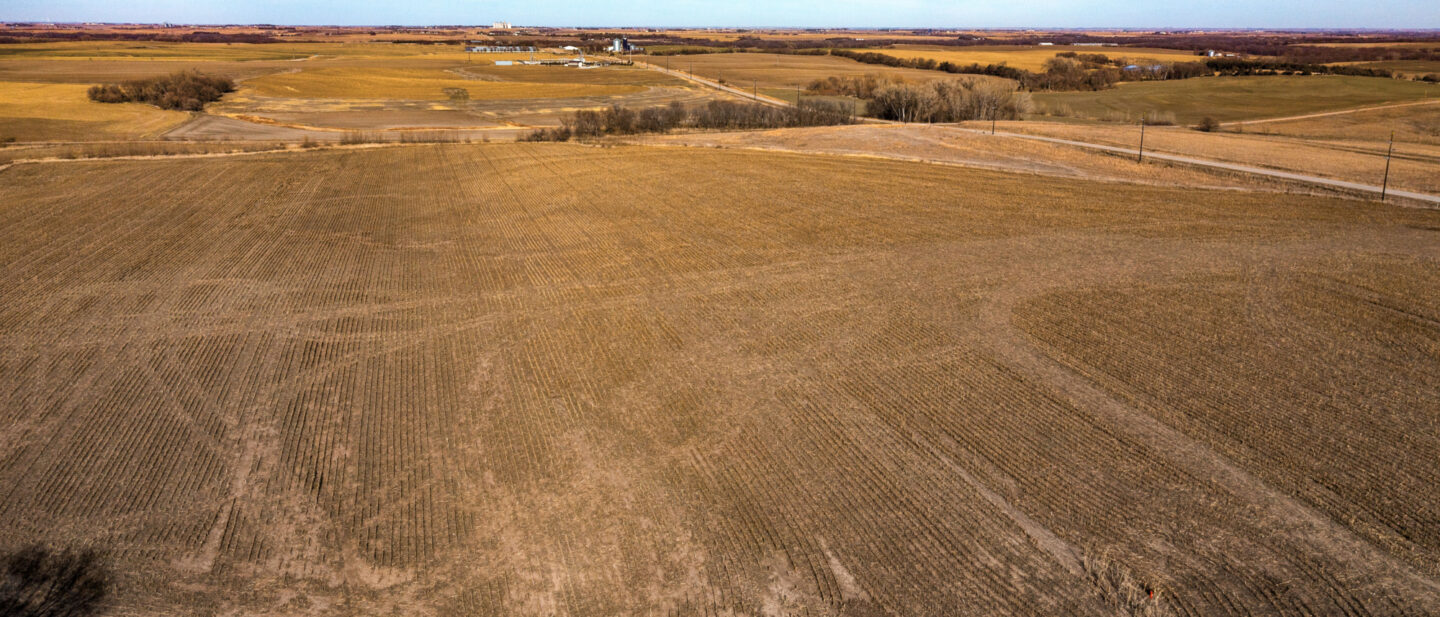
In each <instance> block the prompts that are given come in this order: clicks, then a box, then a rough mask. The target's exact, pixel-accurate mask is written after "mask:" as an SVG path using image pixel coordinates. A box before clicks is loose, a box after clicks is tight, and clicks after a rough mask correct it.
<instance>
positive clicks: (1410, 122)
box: [1243, 101, 1440, 146]
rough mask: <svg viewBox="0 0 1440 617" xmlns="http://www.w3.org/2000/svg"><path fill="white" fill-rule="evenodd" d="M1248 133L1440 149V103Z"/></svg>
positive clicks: (1284, 123) (1260, 127)
mask: <svg viewBox="0 0 1440 617" xmlns="http://www.w3.org/2000/svg"><path fill="white" fill-rule="evenodd" d="M1243 130H1244V131H1245V132H1246V133H1248V134H1262V135H1284V136H1288V137H1303V138H1308V139H1327V140H1337V141H1369V142H1381V141H1387V140H1389V139H1390V134H1391V133H1392V132H1393V133H1394V134H1395V139H1396V140H1397V141H1402V142H1414V143H1421V144H1426V145H1431V146H1440V101H1435V102H1434V103H1429V104H1426V105H1411V106H1406V107H1395V108H1391V109H1376V110H1370V111H1357V112H1354V113H1348V114H1341V115H1334V116H1324V117H1319V118H1301V119H1297V120H1280V121H1276V122H1262V123H1255V124H1247V125H1245V126H1244V127H1243Z"/></svg>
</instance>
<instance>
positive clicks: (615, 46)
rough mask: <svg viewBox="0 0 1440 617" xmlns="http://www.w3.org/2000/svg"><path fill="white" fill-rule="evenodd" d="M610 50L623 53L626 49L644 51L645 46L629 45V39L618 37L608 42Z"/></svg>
mask: <svg viewBox="0 0 1440 617" xmlns="http://www.w3.org/2000/svg"><path fill="white" fill-rule="evenodd" d="M610 51H613V52H617V53H623V52H627V51H645V48H644V47H641V46H639V45H631V44H630V39H628V38H626V37H620V38H618V39H615V40H613V41H611V42H610Z"/></svg>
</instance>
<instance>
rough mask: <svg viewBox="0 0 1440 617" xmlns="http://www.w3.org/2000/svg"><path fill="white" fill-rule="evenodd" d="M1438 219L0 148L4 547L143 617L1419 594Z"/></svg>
mask: <svg viewBox="0 0 1440 617" xmlns="http://www.w3.org/2000/svg"><path fill="white" fill-rule="evenodd" d="M1042 178H1043V180H1042ZM1437 230H1440V213H1437V212H1436V211H1433V210H1414V209H1402V208H1392V207H1388V206H1383V205H1378V204H1373V203H1364V202H1358V201H1351V200H1342V199H1329V198H1320V197H1310V196H1299V195H1280V194H1275V193H1267V192H1259V191H1234V190H1224V191H1219V190H1204V189H1198V188H1166V187H1158V186H1148V185H1142V184H1131V183H1123V182H1095V181H1089V180H1084V179H1079V178H1060V177H1051V176H1037V175H1031V174H1014V173H1004V172H998V171H987V170H976V169H965V168H960V167H953V166H940V165H926V164H917V163H912V162H901V161H889V160H879V159H874V158H856V157H840V156H824V155H797V154H784V153H762V152H751V151H733V150H714V149H699V148H650V147H637V146H629V147H625V146H621V147H610V148H592V147H582V146H575V145H556V144H505V145H452V146H415V147H403V148H370V149H363V150H335V151H324V152H304V153H291V154H259V155H251V156H245V157H232V158H213V159H193V160H171V161H113V162H81V163H68V164H64V165H36V164H21V165H16V166H13V167H10V168H9V169H5V170H4V171H0V258H3V260H4V262H5V263H6V264H7V267H6V268H5V269H4V270H3V271H0V333H3V336H0V550H6V551H8V550H13V549H14V548H16V547H19V546H23V545H26V544H29V543H32V542H41V543H45V544H49V545H52V546H56V547H84V546H93V547H98V548H101V549H103V551H104V553H103V554H104V555H105V559H106V560H107V563H108V564H109V565H110V568H111V569H112V571H113V572H116V575H115V584H114V587H113V589H114V592H113V594H112V596H111V597H110V598H109V599H108V600H107V602H108V604H107V606H108V607H109V608H110V609H111V610H112V611H113V612H114V613H116V614H126V615H130V614H135V615H138V614H146V615H155V614H160V615H165V614H175V615H180V614H184V615H190V614H197V613H231V612H238V613H264V614H297V615H298V614H305V615H351V614H390V613H396V612H399V613H404V614H414V615H429V614H434V615H462V614H463V615H556V614H563V615H613V614H672V613H679V614H705V615H741V614H744V615H762V614H763V615H780V614H807V613H808V614H811V615H847V616H853V615H1001V614H1017V615H1019V614H1047V615H1059V614H1064V615H1115V614H1117V613H1120V614H1152V615H1153V614H1173V615H1194V616H1200V615H1205V616H1209V615H1253V614H1274V615H1332V614H1349V615H1426V614H1434V613H1436V612H1437V611H1440V590H1437V587H1436V583H1435V580H1436V579H1435V577H1436V575H1437V571H1436V564H1437V557H1440V539H1437V538H1436V537H1435V536H1434V534H1433V533H1431V531H1432V530H1433V529H1434V526H1433V525H1432V524H1430V522H1433V520H1434V512H1433V505H1434V504H1435V503H1437V502H1440V492H1437V490H1440V489H1437V487H1440V482H1436V481H1435V477H1434V472H1435V468H1434V466H1433V465H1428V464H1427V462H1428V461H1433V460H1436V458H1437V457H1440V432H1437V431H1436V430H1435V427H1436V422H1437V411H1436V410H1437V409H1440V403H1437V400H1436V398H1435V392H1436V391H1437V390H1440V389H1437V387H1436V386H1437V385H1440V374H1437V367H1440V361H1437V360H1440V347H1437V345H1436V341H1437V340H1440V306H1437V305H1436V302H1435V298H1437V297H1440V279H1437V277H1435V276H1434V272H1436V271H1437V266H1440V242H1436V237H1437V236H1436V234H1437ZM1370 419H1373V420H1374V421H1373V422H1372V421H1369V420H1370ZM1427 521H1428V522H1427ZM1147 591H1155V592H1156V595H1155V598H1156V599H1150V595H1149V594H1148V593H1147Z"/></svg>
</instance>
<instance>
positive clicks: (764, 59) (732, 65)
mask: <svg viewBox="0 0 1440 617" xmlns="http://www.w3.org/2000/svg"><path fill="white" fill-rule="evenodd" d="M644 61H645V62H649V63H650V64H653V65H655V66H660V67H663V66H667V62H668V66H669V67H670V68H671V69H674V70H676V71H685V72H691V71H693V72H694V74H695V75H697V76H700V77H703V78H706V79H724V80H725V81H726V82H727V83H730V84H732V85H734V86H736V87H739V86H749V85H751V83H752V82H754V83H755V85H757V86H758V87H760V88H795V87H797V86H798V87H801V88H803V87H805V86H808V85H810V82H812V81H815V80H817V79H825V78H826V77H859V76H861V75H884V76H889V77H895V78H899V79H903V80H905V81H916V82H922V81H931V80H935V79H953V78H955V77H956V76H955V75H952V74H950V73H942V72H940V71H922V70H920V69H902V68H896V67H892V66H884V65H879V64H863V63H860V62H856V61H854V60H851V59H849V58H841V57H839V56H810V55H792V54H760V53H714V54H695V55H683V56H647V57H645V58H644Z"/></svg>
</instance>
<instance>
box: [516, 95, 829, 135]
mask: <svg viewBox="0 0 1440 617" xmlns="http://www.w3.org/2000/svg"><path fill="white" fill-rule="evenodd" d="M854 122H855V110H854V108H853V107H852V106H848V105H844V104H842V103H839V102H835V101H826V100H808V101H805V100H802V101H800V104H799V105H798V106H795V107H777V106H772V105H763V104H760V103H741V102H736V101H710V102H709V103H707V104H705V105H699V106H694V107H686V106H684V105H681V104H680V103H679V102H672V103H670V104H669V105H668V106H664V107H647V108H644V109H639V110H635V109H631V108H628V107H622V106H620V105H612V106H611V107H610V108H608V109H604V110H593V109H582V110H579V111H576V112H575V113H574V114H573V115H572V116H571V117H569V118H566V119H565V120H564V121H563V122H562V124H561V125H560V126H559V127H556V128H550V129H537V130H535V131H534V132H532V133H530V134H529V135H527V136H525V137H523V138H522V141H569V140H570V139H572V138H580V139H584V138H593V137H600V136H602V135H635V134H640V133H667V132H669V131H672V130H675V129H681V128H688V129H726V130H739V129H771V128H788V127H800V126H830V125H837V124H851V123H854Z"/></svg>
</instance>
